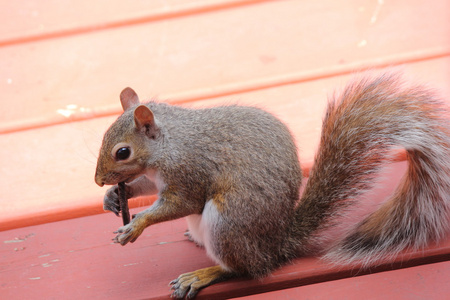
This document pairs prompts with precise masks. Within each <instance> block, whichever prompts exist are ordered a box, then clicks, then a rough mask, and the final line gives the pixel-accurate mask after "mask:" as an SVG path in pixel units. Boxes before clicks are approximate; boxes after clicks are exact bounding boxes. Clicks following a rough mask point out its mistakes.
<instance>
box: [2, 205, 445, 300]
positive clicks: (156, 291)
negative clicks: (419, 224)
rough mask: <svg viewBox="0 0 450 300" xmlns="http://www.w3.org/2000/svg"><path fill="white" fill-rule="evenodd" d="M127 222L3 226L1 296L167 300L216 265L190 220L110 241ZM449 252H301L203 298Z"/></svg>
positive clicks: (96, 219) (97, 219)
mask: <svg viewBox="0 0 450 300" xmlns="http://www.w3.org/2000/svg"><path fill="white" fill-rule="evenodd" d="M120 223H121V219H120V218H116V217H115V216H114V215H113V214H102V215H96V216H88V217H82V218H78V219H73V220H66V221H61V222H54V223H48V224H43V225H37V226H31V227H25V228H19V229H14V230H8V231H3V232H0V242H1V244H0V274H1V277H2V285H1V286H0V297H1V298H2V299H33V298H34V297H33V295H35V294H36V293H37V292H38V291H39V294H40V295H41V296H42V298H46V299H49V298H55V299H61V298H64V299H81V298H82V299H86V298H105V297H107V298H108V299H123V298H127V299H144V298H145V299H167V298H168V296H169V295H170V291H169V288H168V283H169V282H170V281H171V280H172V279H175V278H176V277H178V275H179V274H181V273H185V272H189V271H193V270H196V269H198V268H203V267H207V266H211V265H213V263H212V262H211V261H210V260H209V259H208V257H207V256H206V254H205V252H204V250H203V249H201V248H199V247H197V246H195V244H193V243H192V242H189V241H188V240H187V239H186V237H184V235H183V233H184V231H185V230H186V223H185V221H184V220H183V219H180V220H177V221H172V222H168V223H164V224H159V225H154V226H152V227H150V228H148V229H147V230H146V231H145V232H144V233H143V235H142V236H141V237H140V238H139V239H138V240H137V241H136V242H135V243H134V244H130V245H127V246H125V247H121V246H120V245H117V244H112V242H111V238H112V237H114V234H112V231H114V230H115V229H116V228H117V227H118V226H120ZM61 241H64V242H61ZM449 258H450V240H447V241H444V242H443V243H442V244H441V245H440V246H439V247H430V248H427V249H425V250H423V251H419V252H414V253H410V254H405V255H403V256H402V257H400V258H399V260H398V261H397V262H396V263H381V264H380V265H379V266H378V267H376V268H371V269H370V270H367V271H361V270H358V268H356V267H355V266H351V267H332V266H331V265H329V264H327V263H325V262H323V261H320V260H319V259H318V258H314V257H306V258H299V259H297V260H295V261H294V263H293V264H291V265H288V266H285V267H283V268H281V269H279V270H277V271H275V272H274V273H273V274H272V275H270V276H269V277H267V278H265V279H263V280H261V281H260V280H248V279H236V280H232V281H229V282H224V283H221V284H217V285H214V286H211V287H209V288H207V289H205V290H203V291H202V292H201V293H200V294H199V299H223V298H229V297H237V296H243V295H251V294H255V293H263V292H268V291H274V290H278V289H280V288H290V287H296V286H302V285H309V284H312V283H318V282H324V281H329V280H336V279H340V278H348V277H352V276H355V275H363V274H366V273H367V272H369V271H370V272H381V271H385V270H390V269H398V268H405V267H410V266H415V265H421V264H428V263H434V262H440V261H446V260H448V259H449ZM400 260H405V261H404V262H400Z"/></svg>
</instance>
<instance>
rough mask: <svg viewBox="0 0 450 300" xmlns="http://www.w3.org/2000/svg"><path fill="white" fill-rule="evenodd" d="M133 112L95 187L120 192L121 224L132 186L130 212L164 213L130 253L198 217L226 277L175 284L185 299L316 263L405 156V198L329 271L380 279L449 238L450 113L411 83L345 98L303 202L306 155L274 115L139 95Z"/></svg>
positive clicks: (208, 272)
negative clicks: (144, 202)
mask: <svg viewBox="0 0 450 300" xmlns="http://www.w3.org/2000/svg"><path fill="white" fill-rule="evenodd" d="M120 101H121V104H122V107H123V110H124V112H123V114H122V115H121V116H120V117H118V119H117V120H116V121H115V122H114V123H113V124H112V125H111V127H110V128H109V129H108V130H107V132H106V133H105V135H104V138H103V142H102V146H101V149H100V154H99V157H98V162H97V168H96V174H95V182H96V183H97V184H98V185H99V186H103V185H105V184H106V185H113V187H111V188H110V189H109V190H108V191H107V192H106V194H105V198H104V209H105V210H110V211H112V212H114V213H115V214H116V215H119V213H120V207H119V200H118V195H117V183H118V182H123V181H124V182H126V183H127V184H126V194H127V197H128V198H131V197H137V196H141V195H148V194H156V193H158V199H157V200H156V202H154V203H153V204H152V205H151V206H150V207H149V208H148V209H146V210H144V211H142V212H139V213H137V214H136V215H135V216H134V218H133V219H132V221H131V223H129V224H127V225H125V226H123V227H120V228H119V229H118V231H117V232H116V233H117V236H116V237H115V238H114V241H115V242H116V243H120V244H121V245H126V244H127V243H128V242H131V243H132V242H134V241H136V239H137V238H138V237H139V236H140V235H141V233H142V232H143V230H144V229H145V228H146V227H148V226H150V225H152V224H155V223H159V222H164V221H169V220H173V219H177V218H181V217H186V219H187V223H188V227H189V236H190V238H191V239H192V240H194V241H195V242H196V243H198V244H199V245H202V246H203V247H204V248H205V249H206V253H207V254H208V256H209V257H210V258H211V259H212V260H213V261H215V262H216V263H217V266H213V267H209V268H205V269H200V270H197V271H194V272H191V273H186V274H182V275H180V276H179V277H178V278H177V279H175V280H173V281H172V282H171V283H170V284H171V286H172V290H173V294H172V296H173V297H175V298H184V297H187V298H193V297H195V295H196V294H197V293H198V291H199V290H200V289H201V288H204V287H206V286H208V285H211V284H213V283H217V282H220V281H224V280H227V279H229V278H232V277H236V276H246V277H252V278H261V277H263V276H266V275H268V274H270V273H271V272H272V271H273V270H275V269H276V268H278V267H280V266H283V265H285V264H287V263H289V262H290V261H291V260H292V259H294V258H296V257H299V256H301V255H306V254H311V252H313V251H314V250H313V249H314V248H315V247H314V245H315V244H316V242H317V233H318V232H319V231H320V230H323V229H324V228H327V227H329V226H332V225H333V222H334V221H335V219H336V216H337V215H339V214H340V212H344V211H347V210H349V209H351V207H352V206H354V205H355V204H357V203H358V202H359V201H362V199H361V198H363V197H361V196H362V195H363V194H364V193H366V192H368V191H370V189H371V188H373V186H374V184H375V182H376V179H377V175H379V171H380V169H381V168H382V166H383V165H384V164H385V163H386V162H388V161H389V159H390V153H391V150H392V149H394V148H398V147H403V148H405V150H406V153H407V155H406V156H407V161H408V170H407V172H406V174H405V176H404V178H403V179H402V181H401V183H400V184H399V186H398V187H397V189H396V191H395V192H394V193H393V194H392V196H391V197H390V198H389V199H388V200H387V201H386V202H385V203H383V204H382V205H381V206H380V207H379V208H378V209H377V210H376V211H375V212H373V213H372V214H370V215H368V216H367V217H365V219H363V220H362V221H361V222H360V223H358V224H356V225H355V227H354V228H351V229H350V230H349V232H348V233H346V234H345V235H344V236H343V237H342V238H340V240H339V241H338V242H336V243H335V245H333V246H332V247H331V248H330V249H327V251H326V253H325V257H327V258H329V259H330V260H331V261H333V262H339V263H351V262H362V263H363V265H368V264H372V263H375V262H377V261H378V260H380V259H382V258H386V257H393V256H395V255H396V254H398V253H399V252H400V251H402V250H404V249H406V248H410V249H420V248H422V247H424V246H426V245H427V244H429V243H431V242H437V241H439V240H441V239H442V238H443V237H445V235H446V234H447V233H448V231H449V224H450V222H448V220H449V215H450V162H449V158H450V124H449V121H448V120H447V118H448V116H449V114H448V109H447V107H446V106H445V105H444V102H443V101H442V100H441V99H440V98H439V97H438V96H436V94H435V92H433V91H432V90H430V89H428V88H426V87H424V86H420V85H418V86H405V84H404V82H403V80H402V79H401V76H400V75H398V74H391V73H384V74H381V75H378V76H375V77H373V76H360V77H358V78H357V79H355V80H353V81H352V82H351V83H350V84H348V86H347V87H346V88H345V89H344V90H343V92H342V93H340V94H339V95H333V97H332V99H331V100H330V101H329V104H328V107H327V110H326V114H325V117H324V119H323V125H322V135H321V140H320V145H319V149H318V152H317V154H316V156H315V159H314V164H313V167H312V169H311V171H310V176H309V180H308V182H307V184H306V186H305V189H304V192H303V194H302V195H301V197H300V192H299V190H300V186H301V183H302V171H301V168H300V163H299V158H298V154H297V147H296V143H295V141H294V138H293V136H292V134H291V133H290V131H289V129H288V128H287V126H286V125H284V124H283V123H282V122H281V121H280V120H279V119H277V118H276V117H274V116H273V115H272V114H270V113H268V112H266V111H264V110H262V109H259V108H255V107H246V106H238V105H235V106H222V107H213V108H202V109H192V108H183V107H178V106H173V105H169V104H165V103H158V102H149V103H146V104H141V103H140V100H139V97H138V96H137V94H136V92H135V91H133V90H132V89H131V88H125V89H124V90H123V91H122V93H121V94H120Z"/></svg>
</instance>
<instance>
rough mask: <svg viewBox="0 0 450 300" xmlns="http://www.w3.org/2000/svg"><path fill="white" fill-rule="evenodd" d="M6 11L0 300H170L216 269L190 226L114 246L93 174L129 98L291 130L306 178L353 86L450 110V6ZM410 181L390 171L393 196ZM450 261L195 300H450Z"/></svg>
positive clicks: (309, 262) (1, 64) (217, 289)
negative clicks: (246, 110)
mask: <svg viewBox="0 0 450 300" xmlns="http://www.w3.org/2000/svg"><path fill="white" fill-rule="evenodd" d="M0 7H1V9H0V19H1V20H2V26H0V94H1V98H2V103H3V108H2V109H1V110H0V145H1V147H0V157H1V158H2V161H1V162H2V164H1V168H0V177H1V178H2V180H1V183H0V192H1V194H0V205H1V207H2V209H1V216H0V230H1V232H0V241H1V244H0V245H1V246H0V253H1V256H0V274H1V275H0V278H1V279H0V283H1V284H0V298H1V299H84V298H87V297H91V298H100V299H102V298H107V299H140V298H145V299H160V298H162V299H166V298H167V297H168V296H169V295H170V292H169V289H168V287H167V284H168V282H169V281H170V280H172V279H174V278H176V277H177V276H178V275H179V274H180V273H184V272H188V271H192V270H195V269H198V268H201V267H205V266H210V265H212V262H211V261H210V260H209V259H208V258H207V257H206V255H205V253H204V251H203V250H202V249H200V248H197V247H196V246H195V245H194V244H192V243H190V242H188V241H187V240H186V239H185V237H184V236H183V232H184V231H185V229H186V225H185V221H184V220H177V221H173V222H168V223H165V224H159V225H156V226H153V227H151V228H148V229H147V230H146V231H145V232H144V234H143V236H141V237H140V238H139V240H138V241H137V242H136V243H134V244H132V245H127V246H126V247H120V246H118V245H115V244H112V243H111V238H112V237H113V236H114V235H113V234H112V232H113V231H114V230H116V229H117V228H118V227H119V226H120V223H121V220H120V219H119V218H116V217H115V216H114V215H113V214H111V213H107V214H104V213H103V210H102V198H103V194H104V192H105V190H106V188H104V189H102V188H99V187H98V186H97V185H95V183H94V172H95V163H96V156H97V153H98V149H99V146H100V143H101V138H102V135H103V133H104V131H105V130H106V128H107V127H108V126H109V125H110V124H111V123H112V122H113V121H114V119H115V118H116V117H117V115H118V114H119V113H120V104H119V101H118V95H119V93H120V91H121V90H122V89H123V88H124V87H126V86H131V87H133V88H134V89H135V90H136V91H137V92H138V94H139V95H140V96H141V98H143V99H150V98H156V99H159V100H161V101H167V102H170V103H174V104H179V105H185V106H191V107H205V106H214V105H219V104H224V103H225V104H228V103H240V104H249V105H256V106H259V107H262V108H265V109H266V110H268V111H270V112H272V113H274V114H275V115H277V116H278V117H279V118H281V119H282V120H283V121H284V122H285V123H286V124H288V126H289V127H290V128H291V130H292V132H293V133H294V135H295V137H296V140H297V142H298V144H299V147H300V150H299V154H300V158H301V161H302V164H303V167H304V168H305V173H307V170H308V168H309V167H310V165H311V161H312V157H313V154H314V151H315V149H316V145H317V142H318V138H319V132H320V126H321V125H320V124H321V119H322V115H323V111H324V108H325V105H326V101H327V96H328V95H330V94H332V92H333V91H334V90H335V89H339V88H341V87H342V86H343V85H344V84H345V83H346V81H347V80H348V79H349V78H351V75H352V74H353V73H354V72H357V71H360V70H364V69H371V70H372V71H374V72H377V71H379V69H382V68H386V67H388V68H394V69H396V70H402V71H403V72H404V74H405V77H406V78H407V79H411V80H414V81H419V82H425V83H429V84H430V85H431V86H434V87H436V88H437V89H439V90H440V91H441V93H442V94H443V95H444V97H445V98H446V99H448V102H449V103H450V2H449V1H446V0H436V1H433V4H432V5H431V4H430V3H427V2H425V1H419V0H409V1H406V0H400V1H387V0H384V1H382V0H378V1H375V0H372V1H369V0H359V1H355V0H348V1H331V0H320V1H274V0H272V1H269V0H166V1H130V2H125V1H120V0H108V1H106V0H101V1H95V2H93V1H86V0H80V1H56V0H45V1H37V0H29V1H21V2H18V1H4V0H0ZM402 168H404V163H403V162H399V163H397V164H395V166H394V167H393V171H392V172H391V173H390V174H389V175H388V179H389V180H387V181H386V182H387V183H386V186H385V189H386V190H387V191H388V190H391V189H392V188H393V185H394V183H395V182H396V180H398V178H399V177H400V176H401V174H402ZM382 193H383V191H379V192H378V193H377V194H375V195H372V197H374V198H378V197H380V195H381V194H382ZM152 201H154V198H139V199H135V200H133V201H131V203H130V206H131V207H134V210H136V211H139V210H142V209H143V208H142V207H143V206H147V205H149V204H150V203H151V202H152ZM449 261H450V238H449V239H448V240H447V241H446V242H443V243H442V244H440V245H435V246H431V247H430V248H429V249H424V250H423V251H420V252H416V253H405V254H404V255H403V256H401V257H400V258H398V259H397V260H396V262H394V263H385V264H381V265H380V266H377V267H374V268H371V269H370V270H366V271H360V270H358V269H357V267H356V266H352V267H346V268H338V267H333V266H330V265H327V264H326V263H325V262H323V261H321V260H320V259H318V258H312V257H311V258H299V259H298V260H296V261H295V263H294V264H293V265H290V266H286V267H284V268H282V269H280V270H277V271H276V272H275V273H274V274H273V275H272V276H269V277H268V278H266V279H264V280H262V281H255V280H245V279H240V280H233V281H230V282H225V283H221V284H217V285H215V286H211V287H209V288H207V289H205V290H203V291H202V292H201V293H200V294H199V298H200V299H220V298H231V297H244V296H248V297H247V298H248V299H273V298H276V297H283V298H286V299H290V298H292V299H301V298H305V299H306V298H308V299H332V298H334V299H342V298H345V299H361V298H363V297H364V298H368V299H374V298H377V299H387V298H394V297H395V298H396V299H411V298H412V297H413V296H414V297H417V298H419V299H443V298H445V297H446V296H445V295H449V294H450V287H449V285H448V279H449V278H450V277H449V276H450V262H449ZM261 293H262V294H261ZM255 294H256V295H255ZM250 295H254V296H250ZM256 297H257V298H256Z"/></svg>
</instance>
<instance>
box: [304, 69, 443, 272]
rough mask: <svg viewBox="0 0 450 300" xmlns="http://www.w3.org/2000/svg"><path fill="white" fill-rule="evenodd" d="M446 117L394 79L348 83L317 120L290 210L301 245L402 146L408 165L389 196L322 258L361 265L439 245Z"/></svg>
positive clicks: (427, 97)
mask: <svg viewBox="0 0 450 300" xmlns="http://www.w3.org/2000/svg"><path fill="white" fill-rule="evenodd" d="M448 118H450V115H449V114H448V113H447V109H446V107H445V106H444V104H443V102H442V101H441V100H440V99H439V98H438V97H437V96H435V95H434V94H433V92H431V91H429V90H428V89H426V88H424V87H404V86H403V83H402V81H401V80H400V78H399V76H397V75H387V74H385V75H382V76H379V77H377V78H363V79H361V80H358V81H355V82H354V83H352V84H350V85H349V86H348V87H347V88H346V89H345V90H344V92H343V93H342V94H341V95H340V96H339V97H337V99H335V100H333V101H331V102H330V104H329V106H328V109H327V112H326V116H325V118H324V121H323V128H322V137H321V142H320V147H319V152H318V153H317V155H316V158H315V163H314V166H313V169H312V170H311V173H310V178H309V181H308V183H307V186H306V188H305V192H304V194H303V196H302V200H301V201H300V204H299V206H298V208H297V210H296V214H297V223H298V226H296V227H297V228H298V231H297V234H298V235H300V236H299V238H300V239H302V238H303V240H306V241H307V240H308V236H311V234H312V233H314V232H317V230H320V229H321V228H323V225H324V224H329V222H330V221H331V220H332V219H333V216H335V215H337V214H339V212H340V211H343V210H345V208H348V207H349V206H352V205H353V204H354V203H355V202H356V201H358V196H360V195H361V194H362V193H364V192H366V191H368V190H369V189H370V188H372V187H373V185H374V183H375V182H376V178H377V175H378V173H379V171H380V169H381V167H382V166H383V164H384V163H386V162H387V161H388V160H389V153H390V152H391V150H392V149H393V148H398V147H404V148H405V149H406V151H407V160H408V163H409V167H408V171H407V173H406V174H405V176H404V178H403V179H402V182H401V183H400V185H399V187H398V188H397V190H396V191H395V192H394V193H393V195H392V196H391V198H390V199H388V200H387V201H386V202H385V203H384V204H383V205H382V206H381V207H380V208H379V209H378V210H377V211H375V212H374V213H373V214H371V215H369V216H368V217H367V218H366V219H365V220H363V221H362V222H361V223H359V224H358V225H357V226H356V228H355V229H354V230H352V231H350V233H349V234H347V235H346V236H344V238H343V239H342V240H341V241H340V242H339V243H338V244H337V245H336V246H335V247H333V248H332V249H331V250H330V252H329V253H328V254H327V255H326V256H327V258H330V259H332V260H333V261H335V262H338V263H347V262H352V261H359V262H363V263H364V264H369V263H373V262H374V261H376V260H378V259H380V258H382V257H385V256H394V255H396V254H397V253H398V252H399V251H401V250H403V249H405V248H407V247H413V248H420V247H423V246H424V245H426V244H427V243H429V242H431V241H438V240H439V239H441V238H442V237H443V236H444V235H445V234H446V233H447V232H448V229H449V223H450V222H449V220H450V219H449V216H450V125H449V122H448ZM359 198H362V197H359ZM301 228H303V229H305V228H307V230H302V229H301Z"/></svg>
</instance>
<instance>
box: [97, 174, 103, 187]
mask: <svg viewBox="0 0 450 300" xmlns="http://www.w3.org/2000/svg"><path fill="white" fill-rule="evenodd" d="M95 183H96V184H97V185H98V186H99V187H102V186H104V185H105V182H103V180H102V179H101V178H100V176H98V175H97V172H95Z"/></svg>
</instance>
